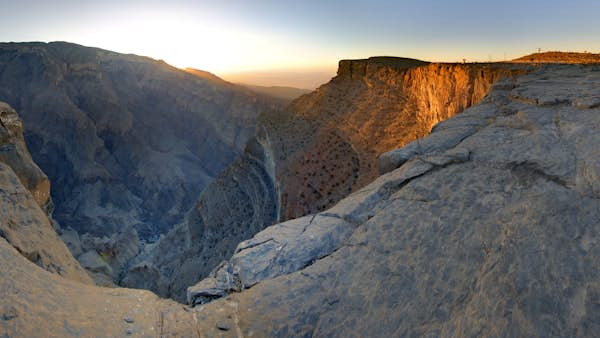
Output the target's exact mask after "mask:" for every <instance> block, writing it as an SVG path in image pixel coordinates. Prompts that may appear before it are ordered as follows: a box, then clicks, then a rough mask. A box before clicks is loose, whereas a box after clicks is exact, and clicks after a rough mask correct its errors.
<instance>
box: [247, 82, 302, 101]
mask: <svg viewBox="0 0 600 338" xmlns="http://www.w3.org/2000/svg"><path fill="white" fill-rule="evenodd" d="M240 85H242V86H244V87H247V88H249V89H250V90H252V91H254V92H256V93H259V94H265V95H269V96H273V97H276V98H280V99H282V100H285V101H292V100H294V99H297V98H298V97H300V96H302V95H304V94H308V93H310V92H311V91H312V90H310V89H302V88H294V87H284V86H256V85H249V84H243V83H241V84H240Z"/></svg>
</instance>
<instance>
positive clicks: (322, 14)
mask: <svg viewBox="0 0 600 338" xmlns="http://www.w3.org/2000/svg"><path fill="white" fill-rule="evenodd" d="M0 12H1V13H2V21H1V23H0V41H56V40H62V41H70V42H76V43H80V44H83V45H88V46H95V47H101V48H105V49H110V50H114V51H118V52H125V53H135V54H140V55H147V56H151V57H154V58H158V59H164V60H165V61H167V62H168V63H170V64H173V65H175V66H178V67H195V68H200V69H204V70H208V71H212V72H215V73H217V74H221V75H223V74H226V73H238V72H253V71H265V70H267V71H271V72H279V71H282V70H285V71H313V72H323V71H325V72H329V73H331V72H333V71H335V68H336V66H337V61H338V60H339V59H343V58H362V57H368V56H373V55H396V56H407V57H414V58H420V59H425V60H431V61H458V60H461V59H462V58H463V57H464V58H467V59H469V60H480V61H483V60H489V59H493V60H502V59H504V58H505V57H506V58H507V59H511V58H515V57H517V56H521V55H523V54H527V53H530V52H533V51H534V50H535V49H536V48H538V47H539V48H542V49H543V50H558V49H561V50H574V51H584V50H589V51H594V52H600V19H599V18H598V14H599V13H600V1H599V0H595V1H577V0H573V1H558V0H545V1H540V0H536V1H533V0H504V1H485V0H477V1H471V0H455V1H442V0H414V1H413V0H408V1H401V0H396V1H391V0H390V1H376V0H371V1H363V0H346V1H327V0H298V1H284V0H279V1H276V0H262V1H261V0H254V1H249V0H248V1H242V0H238V1H233V0H232V1H227V0H220V1H203V0H196V1H191V0H187V1H185V0H180V1H178V0H171V1H123V0H103V1H87V0H63V1H60V0H57V1H32V0H11V1H7V0H0Z"/></svg>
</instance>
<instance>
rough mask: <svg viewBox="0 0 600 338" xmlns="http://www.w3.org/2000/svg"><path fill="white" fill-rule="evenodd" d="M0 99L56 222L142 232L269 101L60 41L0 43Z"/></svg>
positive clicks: (171, 219)
mask: <svg viewBox="0 0 600 338" xmlns="http://www.w3.org/2000/svg"><path fill="white" fill-rule="evenodd" d="M0 100H4V101H6V102H8V103H9V104H11V105H12V106H13V107H14V108H15V109H17V110H18V111H19V113H20V114H21V117H22V118H23V120H24V121H25V123H26V125H27V129H26V131H25V139H26V140H27V143H28V146H29V149H30V151H31V153H32V156H33V158H34V159H35V161H36V163H38V164H39V165H40V167H41V168H42V169H43V170H44V172H46V173H47V174H48V176H49V177H50V179H51V181H52V183H53V185H52V186H53V188H52V196H53V198H54V202H55V204H56V210H55V212H54V217H55V218H56V219H57V220H58V222H59V223H60V224H61V225H62V226H63V227H65V228H67V227H70V228H73V229H75V230H76V231H77V232H78V233H79V234H84V233H89V234H91V235H93V236H95V237H102V236H107V237H110V236H112V235H113V234H115V233H118V232H119V231H120V230H121V229H124V228H125V229H128V228H131V227H133V228H135V229H136V231H137V232H138V234H139V235H140V237H141V238H143V239H148V238H152V237H153V236H156V235H157V234H160V233H164V232H166V231H168V230H169V229H170V228H171V227H172V226H173V225H174V224H176V223H178V222H180V221H181V219H182V218H183V215H184V214H185V212H187V211H188V210H189V209H190V208H191V207H192V206H193V205H194V201H195V200H196V198H197V197H198V194H199V193H200V192H201V191H202V190H203V188H204V187H206V186H207V184H208V183H209V182H210V181H211V180H212V179H213V178H214V177H216V176H217V174H218V173H219V172H220V171H221V170H223V168H225V166H226V165H227V164H229V163H230V162H231V161H233V160H234V159H235V158H236V156H237V155H238V154H239V153H240V152H241V151H242V150H243V147H244V145H245V143H246V141H247V140H248V138H249V137H251V136H252V134H253V133H254V125H255V121H256V117H257V115H258V113H259V112H261V111H263V110H264V109H266V108H267V107H269V108H272V102H271V101H270V100H267V99H265V98H263V97H260V96H257V95H255V94H253V93H252V92H250V91H249V90H247V89H245V88H243V87H238V86H234V85H232V84H229V83H227V82H225V81H222V80H220V79H218V78H216V79H213V78H201V77H198V76H195V75H192V74H189V73H187V72H185V71H183V70H179V69H176V68H174V67H171V66H169V65H167V64H166V63H164V62H162V61H156V60H152V59H149V58H145V57H139V56H135V55H124V54H118V53H114V52H109V51H105V50H100V49H95V48H87V47H83V46H78V45H74V44H69V43H62V42H56V43H49V44H44V43H20V44H15V43H3V44H0Z"/></svg>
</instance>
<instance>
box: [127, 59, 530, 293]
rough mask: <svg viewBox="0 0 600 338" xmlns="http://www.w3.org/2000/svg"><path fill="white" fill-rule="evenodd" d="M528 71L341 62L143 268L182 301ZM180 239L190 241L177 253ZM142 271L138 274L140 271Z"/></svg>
mask: <svg viewBox="0 0 600 338" xmlns="http://www.w3.org/2000/svg"><path fill="white" fill-rule="evenodd" d="M528 67H529V66H528V65H519V64H430V63H428V62H423V61H419V60H413V59H405V58H393V57H376V58H370V59H365V60H343V61H340V65H339V70H338V75H337V77H335V78H334V79H332V80H331V82H329V83H328V84H326V85H323V86H321V87H320V88H319V89H317V90H316V91H315V92H313V93H310V94H307V95H304V96H302V97H300V98H299V99H297V100H295V101H293V102H292V103H291V104H290V105H289V106H288V107H287V108H286V109H284V110H283V111H266V112H265V113H263V114H261V116H260V117H259V121H258V126H257V131H256V135H255V137H254V138H253V139H252V140H250V141H249V142H248V144H247V147H246V154H245V155H244V158H242V159H240V160H238V161H236V162H234V163H232V164H231V165H230V166H229V167H228V169H226V170H225V171H224V172H223V173H222V174H221V175H220V176H219V178H218V179H217V180H215V181H214V182H213V183H211V184H210V185H209V187H208V188H207V189H206V190H205V191H204V192H203V193H202V194H201V196H200V199H199V201H198V202H197V204H196V207H195V208H194V209H193V210H192V211H191V212H190V214H189V215H188V216H187V217H186V220H185V221H184V222H183V223H182V224H181V225H180V226H179V227H178V229H177V230H174V231H172V232H171V233H169V234H168V235H166V236H165V238H163V239H161V241H160V242H164V243H160V244H159V245H157V246H155V247H153V250H152V252H151V253H150V255H148V253H147V252H144V253H143V254H142V256H143V259H141V258H140V260H143V261H144V265H143V266H144V267H146V268H145V269H144V272H145V271H146V270H151V271H152V272H151V274H152V275H156V274H158V275H161V276H163V277H161V278H157V279H155V280H156V281H157V283H159V284H160V281H169V283H170V285H169V286H168V287H162V289H168V290H169V292H168V293H167V294H163V295H165V296H167V295H168V296H171V297H174V298H175V299H178V300H180V301H183V300H184V299H185V284H186V283H188V282H190V281H193V280H194V279H199V278H201V277H204V276H207V275H208V273H209V272H210V271H211V270H212V269H213V268H214V267H215V266H216V265H217V264H218V263H219V262H220V261H221V260H222V259H223V258H226V257H229V256H230V255H231V254H233V252H234V249H235V245H236V244H237V243H238V242H240V241H243V240H246V239H248V238H250V237H251V236H252V235H253V234H255V233H256V232H257V231H260V230H261V229H263V228H264V227H266V226H269V225H271V224H273V223H276V222H277V221H285V220H288V219H293V218H297V217H301V216H304V215H308V214H312V213H315V212H319V211H323V210H325V209H327V208H328V207H331V206H332V205H334V204H335V203H336V202H338V201H339V200H340V199H341V198H343V197H345V196H347V195H348V194H350V193H351V192H353V191H356V190H358V189H360V188H361V187H363V186H364V185H365V184H367V183H369V182H371V181H372V180H373V179H375V178H376V177H377V176H378V166H377V157H378V156H379V155H380V154H382V153H384V152H387V151H390V150H392V149H395V148H398V147H401V146H403V145H405V144H407V143H409V142H411V141H413V140H415V139H418V138H421V137H424V136H426V135H427V134H428V133H429V132H430V130H431V128H432V127H433V126H434V125H435V124H436V123H438V122H440V121H443V120H445V119H447V118H449V117H451V116H453V115H455V114H457V113H459V112H461V111H463V110H464V109H466V108H468V107H469V106H472V105H474V104H477V103H478V102H479V101H480V100H482V99H483V98H484V97H485V95H486V94H487V93H489V91H490V90H491V88H492V86H493V84H494V83H496V82H497V81H499V80H501V79H504V78H512V77H514V76H517V75H519V74H523V73H525V72H526V71H527V69H528ZM173 243H182V244H181V245H179V246H178V248H177V249H176V250H172V249H171V248H172V247H173ZM166 257H168V258H166ZM133 272H134V274H135V275H136V276H137V275H139V272H140V271H139V269H138V267H137V266H136V268H135V271H133ZM138 279H140V278H139V277H135V280H138ZM127 285H129V286H135V285H136V284H134V283H131V284H127ZM188 286H189V285H188ZM151 289H152V290H158V289H159V286H158V285H157V286H154V287H153V288H151Z"/></svg>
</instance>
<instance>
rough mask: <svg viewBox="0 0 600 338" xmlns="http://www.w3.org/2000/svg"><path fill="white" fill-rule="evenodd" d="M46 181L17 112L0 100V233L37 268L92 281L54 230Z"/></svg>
mask: <svg viewBox="0 0 600 338" xmlns="http://www.w3.org/2000/svg"><path fill="white" fill-rule="evenodd" d="M49 192H50V182H49V181H48V178H47V177H46V175H44V173H43V172H42V171H41V170H40V168H39V167H38V166H37V165H36V164H35V163H34V162H33V161H32V159H31V156H30V155H29V152H28V151H27V147H26V146H25V142H24V140H23V123H22V121H21V119H20V118H19V116H18V115H17V113H16V112H15V111H14V110H13V109H12V108H11V107H10V106H9V105H7V104H6V103H4V102H0V237H2V238H3V239H4V240H6V242H8V244H10V245H12V246H13V247H14V248H15V249H16V250H17V251H18V252H19V253H20V254H21V255H23V256H24V257H25V258H27V259H29V260H30V261H31V262H33V263H35V264H37V265H38V266H40V267H41V268H43V269H45V270H48V271H50V272H54V273H57V274H59V275H61V276H63V277H65V278H68V279H72V280H76V281H80V282H84V283H89V284H93V282H92V280H91V279H90V277H89V276H88V275H87V274H86V272H85V270H83V269H82V268H81V266H80V265H79V263H77V261H76V260H75V258H73V256H72V255H71V253H70V252H69V250H68V249H67V247H66V246H65V244H64V243H63V242H62V241H61V239H60V237H58V235H57V234H56V232H55V231H54V228H53V226H52V222H51V219H49V217H48V214H47V212H48V211H49V208H51V206H52V200H51V199H50V194H49Z"/></svg>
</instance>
